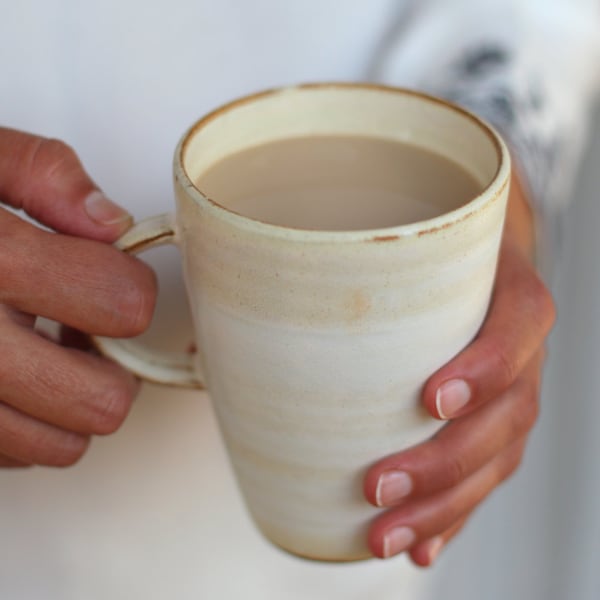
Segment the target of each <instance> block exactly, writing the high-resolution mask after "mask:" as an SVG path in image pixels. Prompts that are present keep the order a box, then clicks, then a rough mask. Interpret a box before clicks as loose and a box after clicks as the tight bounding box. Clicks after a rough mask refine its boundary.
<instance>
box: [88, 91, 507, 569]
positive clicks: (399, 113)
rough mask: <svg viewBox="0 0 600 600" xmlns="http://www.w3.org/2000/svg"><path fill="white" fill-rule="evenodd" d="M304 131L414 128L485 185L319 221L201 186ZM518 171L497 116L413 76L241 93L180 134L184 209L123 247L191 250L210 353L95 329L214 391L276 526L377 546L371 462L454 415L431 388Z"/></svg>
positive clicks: (109, 348)
mask: <svg viewBox="0 0 600 600" xmlns="http://www.w3.org/2000/svg"><path fill="white" fill-rule="evenodd" d="M305 135H353V136H357V135H359V136H370V137H377V138H384V139H388V140H397V141H400V142H404V143H407V142H408V143H410V144H414V145H417V146H419V147H422V148H426V149H428V150H431V151H434V152H437V153H439V154H441V155H442V156H445V157H447V158H449V159H451V160H453V161H455V162H456V163H458V164H459V165H460V166H461V167H462V168H464V169H465V170H466V171H467V172H468V173H470V174H471V175H472V176H473V177H474V178H475V179H476V180H477V182H478V183H479V184H480V186H481V190H482V191H481V193H480V194H479V195H478V196H477V197H476V198H473V199H472V200H471V201H469V202H468V203H466V204H464V205H463V206H461V207H459V208H457V209H455V210H452V211H450V212H448V213H445V214H443V215H441V216H438V217H435V218H433V219H429V220H426V221H421V222H418V223H413V224H409V225H402V226H393V227H386V228H383V229H376V230H361V231H315V230H302V229H292V228H286V227H282V226H276V225H271V224H267V223H264V222H260V221H256V220H253V219H250V218H246V217H244V216H241V215H239V214H236V213H235V212H232V211H230V210H227V209H226V208H224V207H223V206H221V205H220V204H219V203H218V199H209V198H208V197H206V196H205V195H204V194H203V193H202V191H201V190H200V189H199V188H198V187H197V185H196V184H195V182H196V181H197V180H198V179H199V177H200V176H201V175H202V173H204V172H205V171H206V170H207V169H208V168H209V167H211V166H212V165H214V164H215V163H216V162H217V161H220V160H221V159H223V158H226V157H227V156H229V155H231V154H233V153H235V152H237V151H239V150H241V149H244V148H248V147H251V146H256V145H259V144H263V143H267V142H270V141H274V140H281V139H287V138H292V137H298V136H305ZM431 176H435V174H431ZM509 179H510V160H509V156H508V152H507V150H506V147H505V145H504V143H503V142H502V140H501V139H500V138H499V136H498V135H497V134H496V133H495V132H494V131H493V130H492V129H491V128H490V127H489V126H488V125H486V124H485V123H483V122H482V121H480V120H479V119H477V118H476V117H474V116H473V115H471V114H469V113H467V112H465V111H464V110H462V109H460V108H458V107H456V106H453V105H451V104H448V103H446V102H443V101H441V100H439V99H436V98H433V97H429V96H426V95H423V94H419V93H416V92H412V91H409V90H402V89H396V88H388V87H383V86H372V85H361V84H311V85H305V86H298V87H293V88H285V89H279V90H272V91H268V92H263V93H260V94H256V95H254V96H251V97H247V98H244V99H241V100H238V101H235V102H233V103H231V104H229V105H226V106H224V107H222V108H220V109H218V110H216V111H214V112H213V113H211V114H209V115H208V116H206V117H204V118H203V119H201V120H200V121H198V122H197V123H196V124H195V125H193V126H192V127H191V128H190V129H189V130H188V132H187V133H186V134H185V135H184V136H183V138H182V139H181V141H180V143H179V145H178V147H177V149H176V151H175V157H174V186H175V198H176V211H175V213H174V214H173V215H161V216H158V217H154V218H151V219H147V220H145V221H142V222H140V223H138V224H137V225H135V226H134V227H133V228H132V229H131V230H130V231H129V232H128V233H126V234H125V236H124V237H123V238H122V239H121V240H120V241H119V242H118V244H117V245H118V246H119V247H121V248H122V249H124V250H125V251H128V252H133V253H136V252H139V251H140V250H142V249H145V248H149V247H151V246H155V245H159V244H165V243H174V244H176V245H177V246H178V247H179V248H180V251H181V256H182V260H183V271H184V278H185V282H186V288H187V293H188V298H189V303H190V307H191V312H192V318H193V322H194V328H195V337H196V343H197V347H198V351H197V352H195V353H193V354H181V355H173V354H169V355H167V354H160V353H157V352H155V351H150V350H148V349H145V348H143V347H142V346H141V345H140V344H139V343H137V342H136V341H135V340H113V339H107V338H96V343H97V344H98V346H99V348H100V349H101V350H102V352H104V353H105V354H106V355H108V356H110V357H112V358H113V359H115V360H117V361H118V362H120V363H121V364H123V365H124V366H125V367H127V368H129V369H130V370H132V371H133V372H135V373H137V374H138V375H140V376H141V377H143V378H146V379H149V380H152V381H156V382H160V383H165V384H170V385H184V386H195V387H206V388H207V390H208V392H209V394H210V396H211V398H212V401H213V404H214V408H215V411H216V414H217V417H218V421H219V426H220V429H221V433H222V436H223V439H224V441H225V444H226V447H227V450H228V453H229V456H230V459H231V463H232V465H233V468H234V471H235V474H236V478H237V481H238V484H239V486H240V489H241V491H242V494H243V496H244V499H245V502H246V505H247V507H248V509H249V512H250V513H251V515H252V517H253V519H254V521H255V523H256V524H257V526H258V528H259V529H260V530H261V531H262V533H263V534H264V535H265V536H266V537H267V538H268V539H269V540H271V541H272V542H273V543H275V544H276V545H278V546H280V547H281V548H283V549H285V550H287V551H289V552H291V553H293V554H296V555H299V556H303V557H306V558H311V559H318V560H329V561H349V560H357V559H363V558H368V557H370V556H371V552H370V550H369V548H368V546H367V530H368V525H369V522H370V521H371V520H372V518H373V517H374V516H375V515H376V514H377V513H378V509H376V508H374V507H373V506H371V505H369V504H368V503H367V502H366V500H365V499H364V496H363V481H362V480H363V477H364V474H365V472H366V469H367V468H368V467H369V466H370V465H371V464H373V463H374V462H375V461H377V460H379V459H381V458H383V457H384V456H386V455H388V454H391V453H394V452H398V451H400V450H402V449H403V448H406V447H408V446H411V445H413V444H415V443H417V442H420V441H422V440H424V439H426V438H427V437H429V436H431V435H432V434H433V433H434V432H435V431H436V430H437V429H438V428H439V426H440V422H439V421H436V420H434V419H433V418H431V417H430V416H428V414H427V413H426V412H425V410H424V409H423V408H422V407H421V405H420V392H421V390H422V387H423V384H424V382H425V381H426V379H427V378H428V377H429V376H430V375H431V374H432V373H433V372H434V371H436V370H437V369H438V368H439V367H441V366H442V365H443V364H444V363H446V362H447V361H448V360H450V359H451V358H452V357H453V356H454V355H456V354H457V353H458V352H459V351H460V350H461V349H462V348H464V347H465V346H466V345H467V344H468V343H469V342H470V341H471V340H472V339H473V337H474V336H475V335H476V333H477V331H478V329H479V327H480V325H481V323H482V321H483V319H484V316H485V314H486V310H487V307H488V303H489V299H490V295H491V290H492V286H493V281H494V276H495V269H496V262H497V256H498V249H499V244H500V239H501V235H502V228H503V221H504V214H505V207H506V201H507V196H508V188H509Z"/></svg>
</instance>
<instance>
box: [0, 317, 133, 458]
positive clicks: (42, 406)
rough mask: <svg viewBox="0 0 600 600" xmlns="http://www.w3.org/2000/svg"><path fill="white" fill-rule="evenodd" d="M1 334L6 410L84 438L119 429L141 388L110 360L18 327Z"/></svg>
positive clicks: (0, 377) (1, 392)
mask: <svg viewBox="0 0 600 600" xmlns="http://www.w3.org/2000/svg"><path fill="white" fill-rule="evenodd" d="M4 333H5V335H4V336H3V337H2V339H0V354H1V355H2V356H3V357H4V360H3V361H1V362H0V399H1V400H2V402H3V403H4V404H5V405H10V406H11V407H13V408H14V409H15V410H18V411H19V412H20V413H24V414H26V415H28V416H30V417H33V418H35V419H37V420H39V421H43V422H45V423H48V424H50V425H53V426H55V427H59V428H61V429H65V430H69V431H73V432H77V433H80V434H84V435H89V434H99V435H104V434H109V433H113V432H114V431H116V430H117V429H118V428H119V427H120V426H121V424H122V423H123V421H124V420H125V417H126V416H127V414H128V412H129V409H130V407H131V404H132V402H133V399H134V397H135V395H136V393H137V391H138V388H139V383H138V381H137V379H136V378H135V377H134V376H133V375H131V374H130V373H128V372H127V371H125V370H124V369H122V368H120V367H119V366H118V365H116V364H114V363H112V362H111V361H108V360H105V359H103V358H101V357H98V356H94V355H91V354H88V353H86V352H81V351H79V350H73V349H68V348H63V347H61V346H58V345H56V344H54V343H52V342H50V341H48V340H45V339H43V338H40V337H39V336H38V335H37V334H35V333H34V332H32V331H30V330H26V329H23V328H19V327H17V326H16V325H14V326H13V327H12V328H5V332H4ZM1 450H2V448H0V451H1Z"/></svg>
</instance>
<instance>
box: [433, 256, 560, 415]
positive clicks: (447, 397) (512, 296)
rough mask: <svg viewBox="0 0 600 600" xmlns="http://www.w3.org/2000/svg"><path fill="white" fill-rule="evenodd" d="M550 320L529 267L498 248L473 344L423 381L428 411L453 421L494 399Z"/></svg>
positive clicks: (550, 309) (548, 305) (549, 306)
mask: <svg viewBox="0 0 600 600" xmlns="http://www.w3.org/2000/svg"><path fill="white" fill-rule="evenodd" d="M554 319H555V309H554V304H553V301H552V297H551V296H550V293H549V292H548V290H547V289H546V287H545V286H544V284H543V283H542V281H541V280H540V278H539V277H538V275H537V274H536V272H535V271H534V269H533V268H532V266H531V265H530V263H529V262H528V260H527V259H526V258H525V257H524V255H523V253H522V252H521V251H520V250H518V249H517V248H515V247H513V246H511V245H510V244H504V246H503V249H502V252H501V256H500V262H499V265H498V275H497V280H496V288H495V291H494V295H493V298H492V303H491V306H490V311H489V314H488V317H487V319H486V321H485V323H484V324H483V326H482V328H481V331H480V332H479V334H478V335H477V338H476V339H475V340H474V341H473V343H472V344H470V345H469V346H468V347H467V348H466V349H465V350H464V351H463V352H461V353H460V354H459V355H458V356H457V357H456V358H454V359H453V360H452V361H451V362H450V363H448V364H447V365H446V366H444V367H442V368H441V369H440V370H439V371H438V372H437V373H435V374H434V375H433V376H432V377H431V378H430V379H429V380H428V381H427V383H426V385H425V388H424V390H423V403H424V404H425V406H426V407H427V409H428V411H429V412H430V413H431V414H432V415H433V416H434V417H437V418H440V419H450V418H455V417H458V416H462V415H465V414H467V413H468V412H471V411H473V410H475V409H476V408H477V407H478V406H480V405H481V404H483V403H484V402H487V401H488V400H491V399H492V398H495V397H497V396H498V395H499V394H500V393H501V392H503V391H504V390H506V389H507V388H508V387H509V386H510V385H511V384H512V383H513V382H514V381H515V379H516V378H517V377H518V375H519V373H520V372H521V371H522V369H523V368H524V367H525V365H526V364H527V363H528V362H529V360H530V359H531V357H532V356H533V355H534V354H535V353H536V352H537V351H538V350H539V349H540V347H541V346H542V344H543V342H544V339H545V337H546V336H547V334H548V333H549V331H550V329H551V328H552V325H553V323H554Z"/></svg>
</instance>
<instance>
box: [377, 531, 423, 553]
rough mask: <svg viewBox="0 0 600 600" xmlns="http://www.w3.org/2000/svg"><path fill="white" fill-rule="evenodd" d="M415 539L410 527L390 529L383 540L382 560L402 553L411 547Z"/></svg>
mask: <svg viewBox="0 0 600 600" xmlns="http://www.w3.org/2000/svg"><path fill="white" fill-rule="evenodd" d="M415 539H416V535H415V532H414V531H413V530H412V529H411V528H410V527H396V528H395V529H391V530H390V531H388V532H387V533H386V534H385V536H384V538H383V558H389V557H390V556H394V555H396V554H399V553H400V552H403V551H404V550H406V549H407V548H409V547H410V546H412V544H413V543H414V541H415Z"/></svg>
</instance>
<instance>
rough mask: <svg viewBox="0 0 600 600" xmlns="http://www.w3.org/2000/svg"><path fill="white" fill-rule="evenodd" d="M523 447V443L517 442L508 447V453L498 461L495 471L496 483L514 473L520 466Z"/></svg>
mask: <svg viewBox="0 0 600 600" xmlns="http://www.w3.org/2000/svg"><path fill="white" fill-rule="evenodd" d="M524 449H525V448H524V444H521V443H519V444H517V445H515V446H513V447H512V448H510V450H509V451H508V453H507V454H506V455H505V456H504V457H503V460H502V461H500V463H499V465H498V468H497V471H496V480H497V483H498V484H500V483H502V482H504V481H506V480H507V479H508V478H509V477H511V476H512V475H514V473H515V472H516V471H517V469H518V468H519V467H520V466H521V462H522V461H523V453H524Z"/></svg>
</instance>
